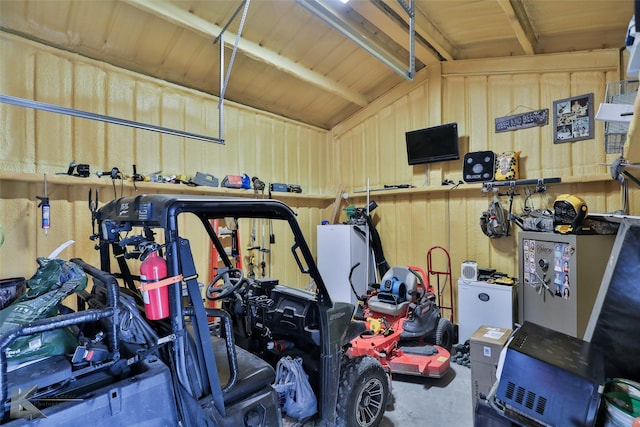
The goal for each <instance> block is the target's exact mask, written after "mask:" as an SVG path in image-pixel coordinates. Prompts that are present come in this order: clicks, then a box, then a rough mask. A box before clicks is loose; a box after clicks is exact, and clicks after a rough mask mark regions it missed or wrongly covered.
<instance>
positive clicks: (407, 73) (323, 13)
mask: <svg viewBox="0 0 640 427" xmlns="http://www.w3.org/2000/svg"><path fill="white" fill-rule="evenodd" d="M296 1H297V2H298V4H300V5H301V6H302V7H304V8H305V9H307V10H308V11H309V12H311V13H312V14H313V15H315V16H316V17H318V18H320V19H322V20H323V21H324V22H325V23H326V24H327V25H329V26H330V27H332V28H333V29H335V30H336V31H338V32H339V33H340V34H342V35H343V36H345V37H346V38H348V39H349V40H351V41H352V42H354V43H355V44H357V45H358V46H360V47H361V48H362V49H364V50H366V51H367V52H369V53H370V54H371V55H373V56H374V57H375V58H376V59H378V60H379V61H380V62H382V63H383V64H385V65H386V66H387V67H389V68H391V69H392V70H393V71H395V72H396V73H398V74H399V75H401V76H402V77H404V78H405V79H406V80H409V81H412V80H413V77H414V75H415V54H414V36H415V34H414V32H413V30H414V8H413V0H411V6H406V5H405V4H404V3H403V2H401V1H400V0H399V3H400V4H401V5H403V6H402V7H403V9H405V11H407V12H408V13H409V19H410V26H409V27H410V31H409V33H410V34H409V50H410V52H409V56H410V58H411V59H410V65H409V67H408V68H407V67H406V66H405V65H404V64H402V63H401V62H400V61H399V60H398V59H397V58H395V57H393V56H392V55H390V54H389V53H388V52H386V51H385V50H384V49H382V48H381V47H380V46H378V45H376V44H375V43H373V42H372V41H371V40H370V39H369V38H367V37H366V36H365V35H364V34H361V33H360V32H358V31H357V30H356V29H355V28H353V27H352V26H351V24H350V23H349V22H347V20H345V19H344V17H343V16H342V15H341V14H340V13H339V11H337V10H335V9H332V8H331V7H329V6H327V5H326V4H325V3H324V2H322V1H320V0H296Z"/></svg>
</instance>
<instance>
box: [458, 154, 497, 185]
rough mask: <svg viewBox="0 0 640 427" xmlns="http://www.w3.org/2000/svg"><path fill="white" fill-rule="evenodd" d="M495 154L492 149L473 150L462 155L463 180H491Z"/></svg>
mask: <svg viewBox="0 0 640 427" xmlns="http://www.w3.org/2000/svg"><path fill="white" fill-rule="evenodd" d="M495 163H496V154H495V153H494V152H493V151H474V152H472V153H467V154H465V155H464V160H463V163H462V177H463V179H464V182H485V181H491V180H493V174H494V170H495Z"/></svg>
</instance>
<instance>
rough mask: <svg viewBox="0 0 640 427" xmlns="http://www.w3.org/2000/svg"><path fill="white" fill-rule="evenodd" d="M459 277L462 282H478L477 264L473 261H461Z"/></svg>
mask: <svg viewBox="0 0 640 427" xmlns="http://www.w3.org/2000/svg"><path fill="white" fill-rule="evenodd" d="M460 276H461V278H462V280H464V281H467V282H468V281H476V280H478V263H477V262H475V261H470V260H467V261H463V262H462V266H461V273H460Z"/></svg>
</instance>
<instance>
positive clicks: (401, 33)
mask: <svg viewBox="0 0 640 427" xmlns="http://www.w3.org/2000/svg"><path fill="white" fill-rule="evenodd" d="M349 6H351V8H352V9H353V10H355V11H356V12H358V14H360V15H361V16H362V17H363V18H365V19H366V20H367V21H369V22H371V23H372V24H373V25H375V26H376V27H378V28H379V29H380V30H381V31H384V33H385V34H386V35H387V36H388V37H389V38H390V39H392V40H393V41H394V42H396V43H398V44H399V45H401V46H404V45H405V44H406V42H407V31H406V29H405V28H403V27H401V26H400V25H398V23H397V22H396V21H395V20H394V19H393V18H392V17H391V16H389V14H388V13H385V11H384V10H382V9H381V8H379V7H378V6H376V5H375V4H374V3H372V2H368V1H366V2H364V1H354V2H351V3H349ZM404 16H405V17H406V14H404ZM415 55H416V58H417V59H418V60H419V61H420V62H422V63H423V64H425V65H429V64H435V63H436V62H440V58H439V57H438V55H437V54H436V53H434V52H433V51H432V50H431V49H429V48H428V47H426V46H424V45H423V44H422V43H419V42H418V41H417V40H416V44H415Z"/></svg>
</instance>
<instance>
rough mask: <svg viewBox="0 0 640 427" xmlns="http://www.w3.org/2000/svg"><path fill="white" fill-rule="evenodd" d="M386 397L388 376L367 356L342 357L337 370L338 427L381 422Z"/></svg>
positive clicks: (375, 424)
mask: <svg viewBox="0 0 640 427" xmlns="http://www.w3.org/2000/svg"><path fill="white" fill-rule="evenodd" d="M388 398H389V379H388V377H387V374H386V373H385V371H384V369H382V366H381V365H380V363H379V362H378V361H377V360H376V359H374V358H373V357H370V356H363V357H356V358H353V359H345V362H344V364H343V366H342V369H341V371H340V384H339V386H338V404H337V407H336V426H337V427H375V426H377V425H378V424H380V421H382V417H383V415H384V411H385V409H386V407H387V400H388Z"/></svg>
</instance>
